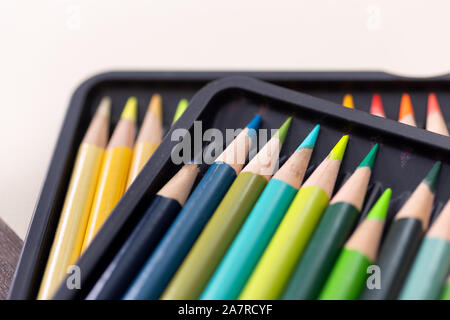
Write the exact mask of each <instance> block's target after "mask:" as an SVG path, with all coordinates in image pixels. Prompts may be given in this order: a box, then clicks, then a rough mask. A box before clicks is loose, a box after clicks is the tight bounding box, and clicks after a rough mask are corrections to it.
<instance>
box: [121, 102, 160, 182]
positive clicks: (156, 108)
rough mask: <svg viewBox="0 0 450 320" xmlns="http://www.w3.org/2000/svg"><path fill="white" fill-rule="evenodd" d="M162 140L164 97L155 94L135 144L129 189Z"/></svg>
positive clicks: (129, 175) (129, 176)
mask: <svg viewBox="0 0 450 320" xmlns="http://www.w3.org/2000/svg"><path fill="white" fill-rule="evenodd" d="M161 140H162V99H161V96H160V95H159V94H154V95H153V97H152V99H151V100H150V103H149V105H148V109H147V113H146V114H145V118H144V121H143V122H142V125H141V129H140V130H139V134H138V137H137V139H136V143H135V145H134V149H133V150H134V151H133V159H132V160H131V167H130V173H129V174H128V182H127V189H128V188H129V187H130V185H131V183H132V182H133V181H134V179H135V178H136V176H137V175H138V174H139V172H140V171H141V170H142V168H143V167H144V165H145V164H146V163H147V161H148V160H149V159H150V157H151V156H152V154H153V152H155V150H156V148H158V146H159V144H160V143H161Z"/></svg>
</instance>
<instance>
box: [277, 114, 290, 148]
mask: <svg viewBox="0 0 450 320" xmlns="http://www.w3.org/2000/svg"><path fill="white" fill-rule="evenodd" d="M291 122H292V117H289V118H287V120H286V121H285V122H284V123H283V125H282V126H281V127H280V129H278V131H277V133H275V135H274V136H273V137H274V138H275V137H277V138H278V139H280V141H281V143H283V142H284V139H286V135H287V132H288V130H289V127H290V126H291Z"/></svg>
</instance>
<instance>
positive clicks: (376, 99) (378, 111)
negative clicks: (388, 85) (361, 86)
mask: <svg viewBox="0 0 450 320" xmlns="http://www.w3.org/2000/svg"><path fill="white" fill-rule="evenodd" d="M370 113H371V114H374V115H377V116H380V117H386V114H385V112H384V107H383V101H382V100H381V96H380V95H379V94H378V93H375V94H374V95H373V97H372V103H371V105H370Z"/></svg>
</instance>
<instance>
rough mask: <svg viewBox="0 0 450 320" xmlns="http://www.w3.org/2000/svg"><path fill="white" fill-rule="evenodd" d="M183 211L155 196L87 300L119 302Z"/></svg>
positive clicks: (167, 199) (168, 200) (165, 199)
mask: <svg viewBox="0 0 450 320" xmlns="http://www.w3.org/2000/svg"><path fill="white" fill-rule="evenodd" d="M180 210H181V205H180V204H179V203H178V201H176V200H174V199H171V198H166V197H163V196H160V195H156V196H155V197H154V199H153V200H152V203H151V205H150V206H149V208H148V209H147V210H146V211H145V213H144V215H143V216H142V218H141V220H140V221H139V222H138V224H137V226H136V227H135V229H134V230H133V232H132V233H131V235H130V236H129V237H128V239H127V241H126V242H125V243H124V245H123V246H122V248H121V249H120V250H119V252H118V253H117V254H116V256H115V257H114V259H113V260H112V262H111V263H110V264H109V266H108V268H107V269H106V270H105V271H104V272H103V274H102V276H101V277H100V279H99V280H98V281H97V283H96V284H95V286H94V288H93V289H92V290H91V292H90V293H89V295H88V296H87V299H96V300H106V299H120V298H121V297H122V295H123V294H124V292H125V290H126V289H127V288H128V286H129V285H130V283H131V281H132V280H133V277H134V276H135V275H136V274H137V273H138V272H139V269H140V268H141V267H142V265H143V264H144V263H145V261H146V260H147V259H148V257H149V255H150V254H151V252H152V251H153V249H154V248H155V247H156V245H157V244H158V242H159V241H160V240H161V238H162V237H163V235H164V234H165V232H166V231H167V229H168V228H169V226H170V224H171V223H172V221H173V219H174V218H175V217H176V215H177V214H178V212H180Z"/></svg>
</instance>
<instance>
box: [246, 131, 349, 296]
mask: <svg viewBox="0 0 450 320" xmlns="http://www.w3.org/2000/svg"><path fill="white" fill-rule="evenodd" d="M347 142H348V136H344V137H342V139H341V140H340V141H339V142H338V143H337V144H336V146H335V147H334V148H333V150H331V152H330V154H329V155H328V157H327V158H325V160H323V161H322V163H321V164H320V165H319V166H318V167H317V169H316V170H315V171H314V172H313V173H312V174H311V176H310V177H309V178H308V179H307V180H306V182H305V183H304V184H303V186H302V187H301V188H300V190H299V191H298V193H297V195H296V196H295V198H294V200H293V201H292V203H291V205H290V206H289V209H288V211H287V212H286V215H285V216H284V218H283V220H282V221H281V223H280V225H279V227H278V228H277V230H276V232H275V234H274V236H273V237H272V240H271V241H270V242H269V245H268V246H267V248H266V250H265V251H264V254H263V255H262V257H261V259H260V260H259V262H258V264H257V265H256V268H255V270H254V271H253V273H252V275H251V276H250V278H249V280H248V282H247V284H246V285H245V287H244V289H243V291H242V292H241V295H240V296H239V299H242V300H261V299H264V300H267V299H278V298H279V297H280V296H281V294H282V292H283V290H284V288H285V286H286V284H287V281H288V280H289V277H290V276H291V274H292V271H293V270H294V268H295V265H296V264H297V261H298V259H299V258H300V257H301V255H302V252H303V249H304V248H305V246H306V244H307V243H308V241H309V238H310V236H311V235H312V233H313V232H314V229H315V227H316V225H317V223H318V221H319V219H320V217H321V215H322V213H323V211H324V210H325V208H326V206H327V205H328V201H329V199H330V195H331V193H332V192H333V188H334V184H335V182H336V177H337V175H338V172H339V168H340V165H341V161H342V158H343V156H344V152H345V149H346V147H347Z"/></svg>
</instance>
